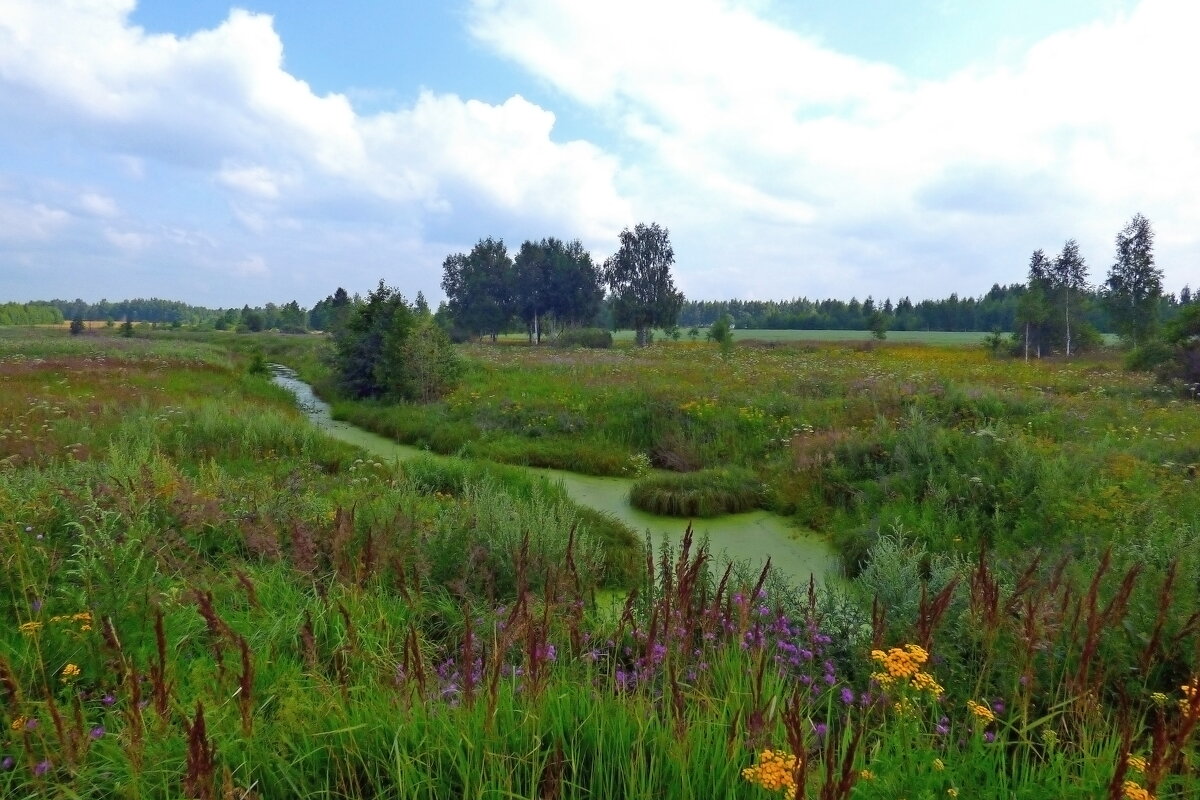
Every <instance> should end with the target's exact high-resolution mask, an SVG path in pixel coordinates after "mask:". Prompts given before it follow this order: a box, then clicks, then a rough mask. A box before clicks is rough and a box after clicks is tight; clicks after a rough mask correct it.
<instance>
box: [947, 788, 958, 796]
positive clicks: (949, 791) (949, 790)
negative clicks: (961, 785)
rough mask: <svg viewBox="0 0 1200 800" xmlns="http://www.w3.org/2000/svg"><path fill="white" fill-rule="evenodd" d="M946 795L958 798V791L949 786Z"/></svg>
mask: <svg viewBox="0 0 1200 800" xmlns="http://www.w3.org/2000/svg"><path fill="white" fill-rule="evenodd" d="M946 794H948V795H950V796H951V797H958V789H955V788H954V787H953V786H951V787H950V788H949V789H947V790H946Z"/></svg>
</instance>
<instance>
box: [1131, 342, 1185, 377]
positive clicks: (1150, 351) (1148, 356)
mask: <svg viewBox="0 0 1200 800" xmlns="http://www.w3.org/2000/svg"><path fill="white" fill-rule="evenodd" d="M1174 355H1175V353H1174V351H1173V350H1172V349H1171V346H1170V345H1168V344H1167V343H1166V342H1163V341H1150V342H1146V343H1145V344H1141V345H1139V346H1137V347H1135V348H1133V349H1132V350H1130V351H1129V353H1128V354H1127V355H1126V356H1125V369H1128V370H1132V371H1134V372H1150V371H1152V370H1153V369H1154V368H1155V367H1158V366H1160V365H1162V364H1165V363H1167V362H1168V361H1170V360H1171V359H1172V358H1173V357H1174Z"/></svg>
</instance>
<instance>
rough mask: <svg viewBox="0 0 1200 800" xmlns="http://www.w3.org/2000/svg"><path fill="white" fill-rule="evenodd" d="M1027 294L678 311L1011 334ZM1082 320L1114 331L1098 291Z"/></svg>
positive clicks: (1171, 309)
mask: <svg viewBox="0 0 1200 800" xmlns="http://www.w3.org/2000/svg"><path fill="white" fill-rule="evenodd" d="M1027 291H1028V288H1027V286H1026V285H1025V284H1022V283H1015V284H1013V285H1011V286H1001V285H999V284H995V285H993V286H992V288H991V291H989V292H988V293H987V294H985V295H983V296H982V297H959V296H958V295H957V294H952V295H950V296H949V297H947V298H943V299H941V300H921V301H919V302H917V303H913V302H912V301H910V300H909V299H908V298H907V297H902V298H901V299H900V300H899V301H898V302H896V303H893V302H892V300H891V299H890V298H888V299H885V300H884V301H883V302H882V303H879V302H876V301H875V300H874V299H873V298H870V297H868V298H867V299H865V300H863V301H861V302H860V301H859V300H857V299H854V298H851V299H850V300H849V301H845V300H809V299H808V298H806V297H801V298H798V299H795V300H688V301H686V302H684V304H683V309H682V310H681V311H680V313H679V325H680V327H684V328H687V327H692V326H705V325H711V324H712V323H713V322H715V321H716V320H717V319H718V318H720V316H721V315H722V314H728V315H729V318H730V320H732V322H733V324H734V325H735V326H736V327H738V328H750V329H764V330H839V331H861V330H867V329H868V328H870V323H869V320H870V319H871V317H872V315H873V314H874V313H875V312H876V311H878V312H880V313H882V314H883V316H884V318H885V320H886V321H887V329H888V330H893V331H994V330H1001V331H1012V330H1016V328H1017V325H1016V317H1017V310H1018V306H1019V305H1020V302H1021V297H1022V296H1023V295H1024V294H1025V293H1026V292H1027ZM1195 299H1197V298H1195V297H1193V295H1192V292H1191V290H1190V289H1189V288H1188V287H1184V289H1183V291H1181V292H1180V294H1179V297H1176V296H1175V295H1173V294H1167V295H1164V296H1163V297H1162V298H1161V300H1160V301H1159V302H1160V306H1161V307H1160V315H1161V318H1162V319H1163V320H1168V319H1170V318H1171V317H1173V316H1174V315H1175V313H1176V312H1177V311H1178V309H1179V308H1180V307H1181V306H1184V305H1187V304H1188V303H1191V302H1193V300H1195ZM1081 310H1082V312H1083V319H1084V320H1085V321H1086V322H1088V323H1090V324H1091V325H1092V327H1094V328H1095V329H1096V330H1097V331H1099V332H1101V333H1113V332H1115V330H1116V329H1115V326H1114V325H1113V321H1112V319H1111V318H1110V316H1109V313H1108V311H1107V309H1106V308H1105V306H1104V303H1103V302H1102V301H1101V296H1100V294H1099V292H1095V291H1093V292H1088V293H1086V294H1085V295H1084V297H1083V298H1082V302H1081Z"/></svg>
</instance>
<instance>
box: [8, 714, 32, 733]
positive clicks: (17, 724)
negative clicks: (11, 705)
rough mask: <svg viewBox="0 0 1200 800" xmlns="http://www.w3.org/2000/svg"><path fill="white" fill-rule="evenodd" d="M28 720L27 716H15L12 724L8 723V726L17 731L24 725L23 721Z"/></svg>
mask: <svg viewBox="0 0 1200 800" xmlns="http://www.w3.org/2000/svg"><path fill="white" fill-rule="evenodd" d="M28 721H29V718H28V717H23V716H22V717H17V718H16V719H14V720H13V721H12V725H9V726H8V727H10V728H12V729H13V730H14V731H19V730H21V728H24V727H25V723H26V722H28Z"/></svg>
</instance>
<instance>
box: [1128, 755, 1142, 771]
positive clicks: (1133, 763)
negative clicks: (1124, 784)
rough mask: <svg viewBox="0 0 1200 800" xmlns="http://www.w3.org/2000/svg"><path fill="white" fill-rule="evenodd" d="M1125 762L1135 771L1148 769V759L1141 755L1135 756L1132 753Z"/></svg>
mask: <svg viewBox="0 0 1200 800" xmlns="http://www.w3.org/2000/svg"><path fill="white" fill-rule="evenodd" d="M1125 763H1126V764H1127V765H1128V766H1129V768H1130V769H1131V770H1133V771H1134V772H1143V773H1144V772H1145V771H1146V759H1144V758H1142V757H1141V756H1135V755H1133V754H1132V753H1130V754H1129V757H1128V758H1127V759H1125Z"/></svg>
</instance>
